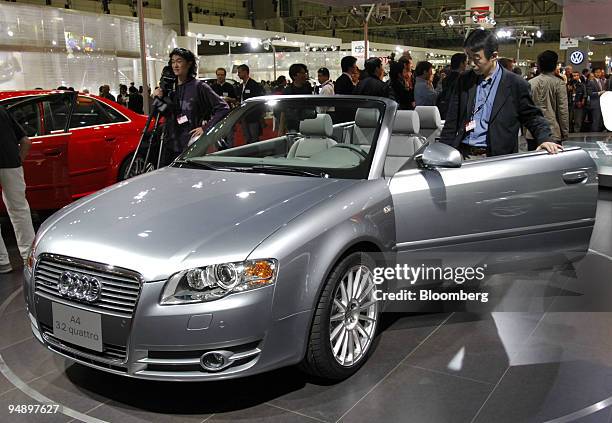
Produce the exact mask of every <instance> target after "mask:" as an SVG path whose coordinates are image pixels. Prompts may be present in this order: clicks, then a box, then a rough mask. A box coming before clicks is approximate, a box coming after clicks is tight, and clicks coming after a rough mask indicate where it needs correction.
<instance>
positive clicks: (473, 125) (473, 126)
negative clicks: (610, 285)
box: [465, 120, 476, 132]
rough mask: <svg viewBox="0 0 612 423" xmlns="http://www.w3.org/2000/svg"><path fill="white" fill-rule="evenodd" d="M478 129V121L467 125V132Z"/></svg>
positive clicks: (472, 121)
mask: <svg viewBox="0 0 612 423" xmlns="http://www.w3.org/2000/svg"><path fill="white" fill-rule="evenodd" d="M474 129H476V121H474V120H471V121H469V122H466V124H465V132H470V131H473V130H474Z"/></svg>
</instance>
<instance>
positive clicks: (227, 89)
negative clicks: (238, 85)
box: [210, 68, 237, 106]
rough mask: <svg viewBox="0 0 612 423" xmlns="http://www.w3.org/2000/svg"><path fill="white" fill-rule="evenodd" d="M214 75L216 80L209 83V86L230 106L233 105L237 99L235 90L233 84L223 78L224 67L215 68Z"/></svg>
mask: <svg viewBox="0 0 612 423" xmlns="http://www.w3.org/2000/svg"><path fill="white" fill-rule="evenodd" d="M215 75H216V76H217V80H216V81H215V82H213V83H212V84H210V87H211V88H212V89H213V91H214V92H215V93H216V94H217V95H218V96H219V97H221V98H222V99H223V100H225V102H226V103H227V104H229V105H230V106H233V105H235V104H236V101H237V100H236V91H235V90H234V86H233V85H232V84H230V83H229V82H227V81H226V79H225V77H226V71H225V68H217V70H216V71H215Z"/></svg>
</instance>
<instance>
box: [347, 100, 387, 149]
mask: <svg viewBox="0 0 612 423" xmlns="http://www.w3.org/2000/svg"><path fill="white" fill-rule="evenodd" d="M379 117H380V112H379V111H378V109H371V108H364V107H360V108H358V109H357V112H356V113H355V125H353V134H352V137H351V144H355V145H372V142H374V134H375V133H376V129H377V128H378V118H379Z"/></svg>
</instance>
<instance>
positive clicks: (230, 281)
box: [160, 259, 277, 305]
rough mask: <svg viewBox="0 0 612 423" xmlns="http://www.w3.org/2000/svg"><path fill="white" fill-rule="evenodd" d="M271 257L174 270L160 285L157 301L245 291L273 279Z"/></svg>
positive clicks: (194, 300) (191, 299)
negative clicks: (161, 287) (179, 270)
mask: <svg viewBox="0 0 612 423" xmlns="http://www.w3.org/2000/svg"><path fill="white" fill-rule="evenodd" d="M276 272H277V261H276V260H275V259H263V260H248V261H243V262H237V263H222V264H214V265H211V266H206V267H197V268H195V269H189V270H184V271H182V272H179V273H176V274H174V275H173V276H172V277H170V279H169V280H168V282H167V283H166V286H165V287H164V292H163V293H162V296H161V300H160V304H161V305H169V304H189V303H200V302H205V301H213V300H216V299H219V298H222V297H224V296H226V295H228V294H230V293H232V292H242V291H248V290H250V289H255V288H260V287H262V286H266V285H272V284H273V283H274V282H275V281H276Z"/></svg>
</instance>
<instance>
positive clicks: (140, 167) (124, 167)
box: [117, 153, 155, 181]
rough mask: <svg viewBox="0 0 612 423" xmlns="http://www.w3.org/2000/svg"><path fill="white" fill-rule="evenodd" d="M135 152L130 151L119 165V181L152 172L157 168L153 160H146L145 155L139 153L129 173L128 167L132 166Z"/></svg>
mask: <svg viewBox="0 0 612 423" xmlns="http://www.w3.org/2000/svg"><path fill="white" fill-rule="evenodd" d="M133 156H134V153H130V154H128V155H127V157H126V158H125V159H124V160H123V163H121V166H120V167H119V173H118V174H117V181H124V180H126V179H129V178H133V177H134V176H138V175H142V174H143V173H147V172H152V171H153V170H155V166H154V165H153V163H151V161H148V162H146V164H145V157H144V155H142V154H138V155H137V156H136V159H135V160H134V165H133V166H132V169H130V173H129V174H128V168H129V167H130V163H131V162H132V157H133Z"/></svg>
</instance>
